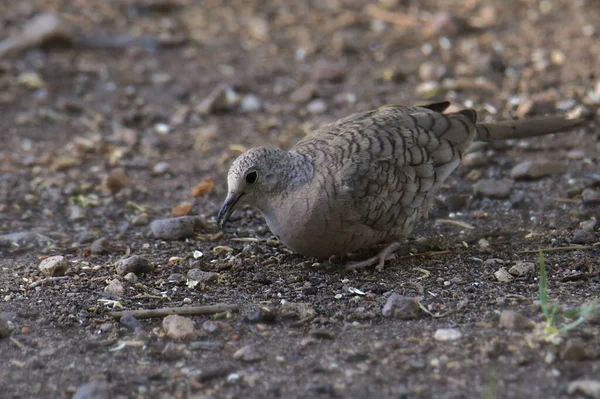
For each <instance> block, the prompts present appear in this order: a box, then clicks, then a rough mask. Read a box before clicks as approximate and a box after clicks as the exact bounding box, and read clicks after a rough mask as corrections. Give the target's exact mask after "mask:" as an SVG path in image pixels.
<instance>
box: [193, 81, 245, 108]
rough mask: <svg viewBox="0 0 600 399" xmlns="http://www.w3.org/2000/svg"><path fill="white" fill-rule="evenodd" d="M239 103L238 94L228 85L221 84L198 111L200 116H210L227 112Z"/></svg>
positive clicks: (202, 102)
mask: <svg viewBox="0 0 600 399" xmlns="http://www.w3.org/2000/svg"><path fill="white" fill-rule="evenodd" d="M236 102H237V94H235V91H233V89H232V88H230V87H229V86H227V85H226V84H219V85H218V86H217V87H215V88H214V89H213V91H211V92H210V94H209V95H208V96H206V98H204V100H202V101H201V102H200V104H198V106H197V107H196V111H198V113H199V114H200V115H208V114H213V113H217V112H223V111H227V110H228V109H229V108H231V107H232V106H233V105H234V104H235V103H236Z"/></svg>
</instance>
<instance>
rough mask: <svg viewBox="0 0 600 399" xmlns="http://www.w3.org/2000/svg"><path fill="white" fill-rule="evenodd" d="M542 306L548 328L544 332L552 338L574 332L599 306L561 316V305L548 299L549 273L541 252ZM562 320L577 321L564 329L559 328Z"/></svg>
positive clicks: (595, 305) (573, 310)
mask: <svg viewBox="0 0 600 399" xmlns="http://www.w3.org/2000/svg"><path fill="white" fill-rule="evenodd" d="M540 306H541V307H542V312H543V313H544V317H545V318H546V327H545V328H544V332H545V333H546V334H547V335H548V336H550V337H556V336H560V335H563V334H566V333H567V332H569V331H571V330H573V329H574V328H576V327H577V326H579V325H580V324H581V323H583V322H585V320H586V318H587V317H588V316H589V315H590V314H592V313H593V312H595V311H596V309H597V308H598V305H597V304H596V303H593V304H591V305H585V306H582V307H580V308H578V309H571V310H566V311H563V310H561V314H559V305H558V304H557V303H554V304H550V301H549V299H548V272H547V270H546V261H545V259H544V253H543V252H542V251H541V250H540ZM559 316H561V318H568V319H575V320H573V321H572V322H570V323H567V324H564V325H563V326H562V327H558V326H557V319H558V318H559Z"/></svg>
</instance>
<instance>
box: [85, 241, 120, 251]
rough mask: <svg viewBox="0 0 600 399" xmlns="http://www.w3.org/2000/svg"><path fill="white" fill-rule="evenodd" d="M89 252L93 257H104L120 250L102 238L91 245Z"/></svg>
mask: <svg viewBox="0 0 600 399" xmlns="http://www.w3.org/2000/svg"><path fill="white" fill-rule="evenodd" d="M90 251H92V253H93V254H94V255H105V254H110V253H113V252H117V251H120V248H119V247H118V246H117V245H115V243H113V242H112V241H110V240H109V239H108V238H107V237H102V238H98V239H97V240H95V241H94V242H93V243H92V245H91V246H90Z"/></svg>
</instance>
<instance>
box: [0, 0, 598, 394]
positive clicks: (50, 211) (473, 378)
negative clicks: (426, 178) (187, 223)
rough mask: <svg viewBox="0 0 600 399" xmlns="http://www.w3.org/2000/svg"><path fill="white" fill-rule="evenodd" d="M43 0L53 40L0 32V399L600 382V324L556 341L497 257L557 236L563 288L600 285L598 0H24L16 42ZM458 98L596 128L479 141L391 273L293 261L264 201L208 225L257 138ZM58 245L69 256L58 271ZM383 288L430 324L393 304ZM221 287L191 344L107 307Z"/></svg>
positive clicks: (15, 24) (193, 299)
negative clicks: (163, 230) (169, 231)
mask: <svg viewBox="0 0 600 399" xmlns="http://www.w3.org/2000/svg"><path fill="white" fill-rule="evenodd" d="M42 11H45V12H49V13H52V14H53V15H55V16H58V19H57V21H59V22H58V24H59V25H58V27H57V28H56V29H55V30H54V31H53V33H52V34H51V35H49V36H53V38H48V37H44V40H41V43H37V44H34V45H30V46H28V48H27V49H21V50H20V51H15V52H11V53H10V54H9V53H3V51H2V48H3V45H0V54H1V55H0V115H1V117H0V137H1V144H0V254H1V257H0V294H1V296H0V322H1V323H0V337H2V336H4V338H0V375H1V376H2V378H1V379H0V397H3V398H69V397H77V398H108V397H110V398H138V397H139V398H171V397H173V398H188V397H189V398H192V397H193V398H203V399H208V398H327V397H339V398H414V397H428V398H430V397H436V398H472V397H485V398H505V397H506V398H509V397H510V398H516V397H530V398H540V397H545V398H558V397H565V396H567V395H569V394H573V395H575V396H578V395H579V396H581V397H583V396H585V395H588V396H589V397H600V396H599V395H600V394H599V393H598V391H596V394H595V395H596V396H594V393H593V389H594V386H595V385H594V384H597V385H600V378H599V377H598V376H600V350H599V349H600V346H599V344H600V331H599V325H598V324H597V323H598V320H599V319H600V317H598V318H596V321H595V322H596V324H594V320H591V321H589V322H587V323H584V324H582V325H581V326H579V327H578V328H576V329H574V330H572V331H570V332H569V333H567V334H564V335H561V336H559V337H558V339H555V340H549V339H547V338H548V337H547V335H545V334H544V333H543V332H542V330H543V323H544V318H543V315H542V312H541V310H540V306H539V293H538V275H539V273H538V269H536V268H533V269H531V266H532V265H531V264H529V265H526V267H529V273H525V274H524V275H521V276H518V277H514V276H513V274H514V271H513V274H510V273H505V272H506V271H507V270H509V269H510V268H511V267H512V266H514V265H515V264H520V265H523V263H522V262H531V263H533V264H534V265H537V264H538V255H537V254H536V253H535V250H537V249H538V248H545V249H546V259H547V263H548V266H549V269H550V270H549V289H550V291H549V293H550V297H551V299H552V300H553V301H555V302H557V303H559V304H560V305H561V307H565V308H573V307H578V306H581V305H582V304H584V303H587V302H590V301H594V300H597V299H598V292H599V290H600V277H599V272H600V264H599V259H600V246H596V245H595V244H596V243H598V241H600V240H599V235H598V227H599V226H598V225H597V224H596V218H598V217H599V216H600V213H599V212H598V203H600V191H598V190H600V188H599V187H598V186H600V172H599V169H598V163H599V162H600V141H599V140H600V130H599V128H598V122H600V113H598V103H599V102H600V69H599V65H600V39H599V35H600V3H599V2H597V1H593V0H587V1H585V0H577V1H573V0H541V1H537V0H520V1H516V0H507V1H494V0H469V1H453V0H452V1H441V0H429V1H411V0H385V1H384V0H381V1H379V2H370V3H369V2H365V1H359V0H328V1H309V2H301V1H286V0H275V1H270V2H262V1H256V0H250V1H248V0H244V1H242V0H232V1H227V0H206V1H194V0H181V1H178V0H119V1H117V0H110V1H91V0H89V1H88V0H75V1H67V0H39V1H27V0H21V1H14V0H8V1H3V2H1V4H0V38H2V39H6V38H8V37H20V36H21V37H22V33H20V32H21V30H22V28H23V26H24V25H25V24H26V22H27V21H30V20H31V19H32V18H33V17H34V16H36V15H38V14H40V13H41V12H42ZM61 32H62V33H61ZM56 36H60V37H58V38H57V37H56ZM51 39H52V40H51ZM57 39H60V40H57ZM5 43H6V42H3V44H5ZM215 90H216V91H217V94H218V95H217V98H212V99H211V98H210V96H211V93H215V92H214V91H215ZM443 99H449V100H451V101H452V102H453V104H454V106H456V107H457V108H462V107H465V106H469V107H473V108H475V109H476V110H477V111H478V113H479V116H480V117H481V118H483V119H485V118H494V119H502V118H509V117H514V116H518V117H530V116H535V115H538V114H545V113H550V114H555V113H578V114H580V115H583V116H585V117H588V118H589V121H590V122H589V123H588V124H587V125H586V126H584V127H582V128H578V129H575V130H573V131H571V132H568V133H565V134H557V135H552V136H549V137H545V138H537V139H530V140H523V141H518V142H514V141H513V142H508V143H493V144H488V145H486V146H483V147H479V149H477V150H476V151H475V152H473V153H472V154H470V155H469V156H467V157H466V158H465V160H464V163H465V165H464V166H462V167H461V168H460V169H459V170H457V172H456V173H454V175H453V176H452V177H451V178H450V179H449V181H448V184H447V187H446V188H445V189H444V190H443V191H442V192H441V193H440V196H439V201H438V202H437V204H436V207H435V209H434V210H433V212H432V213H431V214H430V215H429V218H428V219H427V220H425V221H423V222H422V223H421V224H420V225H419V227H418V228H417V229H416V230H415V232H414V237H412V238H411V239H410V241H409V242H408V243H407V245H406V248H403V250H402V251H401V254H400V257H399V258H398V259H396V260H393V261H390V262H389V263H388V264H387V266H386V268H385V269H384V270H383V271H382V272H376V271H374V270H372V269H368V270H361V271H346V270H344V269H343V267H342V266H341V265H340V264H336V263H329V262H317V261H315V260H314V259H307V258H304V257H302V256H299V255H295V254H292V253H290V252H289V251H288V250H286V249H285V248H284V247H283V246H281V245H280V244H279V243H278V242H277V241H276V240H275V239H274V238H273V237H272V236H271V234H270V233H269V230H268V228H267V227H266V224H265V222H264V220H263V219H262V217H261V215H260V213H259V212H257V211H255V210H253V209H244V210H241V211H238V212H237V213H236V214H234V215H233V217H232V219H231V222H230V223H229V225H228V226H227V227H226V228H225V230H224V234H222V233H220V230H219V229H218V228H217V226H216V225H215V223H214V216H215V215H216V212H217V211H218V209H219V207H220V205H221V201H222V200H223V199H224V196H225V193H226V179H225V177H226V173H227V168H228V166H229V165H230V163H231V162H232V160H233V159H234V158H235V157H236V156H237V155H238V154H239V153H240V150H242V149H243V148H249V147H252V146H256V145H277V146H282V147H285V148H289V147H291V146H292V145H293V144H294V143H295V142H296V141H297V140H298V139H300V138H301V137H303V136H304V135H305V134H306V133H307V132H309V131H310V130H312V129H314V128H315V127H316V126H319V125H320V124H322V123H325V122H328V121H333V120H335V119H338V118H340V117H343V116H347V115H349V114H351V113H354V112H356V111H361V110H367V109H370V108H374V107H377V106H380V105H383V104H387V103H400V104H407V105H408V104H410V105H412V104H422V103H427V102H431V101H435V100H443ZM525 161H532V163H530V164H524V165H520V167H521V169H523V168H524V170H525V172H524V173H521V174H519V173H517V172H516V171H515V170H513V167H515V166H516V165H519V164H521V163H522V162H525ZM536 171H541V173H540V174H542V175H543V176H541V177H538V175H536V173H537V172H536ZM205 179H208V180H205ZM211 181H212V182H214V189H213V188H212V187H211V184H210V182H211ZM199 184H200V186H198V185H199ZM192 194H194V195H195V196H194V195H192ZM190 205H191V208H190ZM188 214H189V215H191V216H198V219H199V220H200V221H201V223H198V225H197V226H196V227H197V230H196V232H195V233H194V234H193V235H191V237H188V238H185V239H179V240H163V239H158V238H155V237H154V236H153V235H152V234H151V233H150V227H149V223H150V222H152V221H153V220H155V219H163V218H169V217H173V215H188ZM189 215H188V216H189ZM21 232H26V233H27V234H23V235H20V236H16V235H15V234H14V233H21ZM575 245H582V247H581V248H574V246H575ZM558 247H569V248H570V250H563V251H554V252H553V250H552V249H555V248H558ZM409 251H412V253H413V254H414V253H416V254H417V256H411V255H410V253H409ZM527 251H530V252H527ZM369 254H370V252H367V253H365V254H362V255H361V254H359V255H358V256H366V255H369ZM132 255H138V256H141V257H143V258H144V259H146V260H147V261H148V264H143V265H142V266H143V267H142V269H145V270H142V271H146V272H145V273H138V274H137V275H135V274H128V275H126V276H123V275H122V274H123V273H117V271H116V269H115V263H116V262H117V261H119V260H120V259H123V258H126V257H128V256H132ZM49 256H63V257H64V258H66V262H69V265H70V269H69V270H68V271H67V272H66V274H65V275H64V276H62V275H60V274H62V273H61V272H60V271H57V272H55V273H56V274H57V276H55V277H59V278H55V279H49V280H46V281H45V282H42V281H43V279H47V278H48V276H47V275H45V274H44V273H43V272H42V271H41V270H40V269H39V268H38V266H39V265H40V263H41V262H42V260H44V259H45V258H47V257H49ZM494 259H495V260H494ZM142 263H143V262H142ZM192 269H195V270H194V272H193V273H192V272H190V274H188V272H189V271H190V270H192ZM199 270H200V271H199ZM138 271H139V270H138ZM201 271H202V272H204V273H202V272H201ZM107 287H108V288H107ZM392 292H394V293H397V294H399V295H404V296H406V297H410V298H413V299H412V302H411V300H408V303H409V304H412V305H414V304H415V303H416V302H415V301H416V300H417V299H418V300H419V301H420V303H421V304H422V306H423V307H424V308H426V309H427V310H428V311H429V312H430V313H431V314H433V315H434V316H435V317H432V316H431V315H429V314H427V313H426V312H423V311H421V312H420V313H419V314H415V313H414V312H413V310H414V309H412V308H410V305H409V309H404V310H403V309H399V310H398V312H397V313H396V314H395V316H397V317H394V315H392V317H386V316H384V315H383V313H384V312H383V310H382V309H383V307H384V305H385V304H386V301H387V300H388V297H389V296H390V295H391V293H392ZM212 304H227V305H236V306H237V307H238V309H237V310H233V311H223V312H218V313H217V314H214V315H197V316H188V318H189V319H190V320H191V321H192V322H193V331H188V333H187V336H186V337H184V338H182V339H174V338H172V334H176V333H177V331H175V332H173V331H171V332H168V331H167V330H165V327H163V318H162V317H155V318H148V319H139V320H138V321H136V320H131V319H124V320H121V321H120V320H119V319H118V318H113V317H111V316H110V315H109V312H111V311H117V310H131V309H160V308H167V307H182V306H186V307H187V306H202V305H212ZM506 311H516V312H518V314H519V315H520V316H517V321H518V323H517V325H516V326H513V325H511V323H510V321H506V320H503V321H502V322H501V321H500V316H499V315H500V314H504V315H509V316H510V313H509V312H506ZM503 312H504V313H503ZM513 316H514V314H513ZM403 317H406V318H407V319H403ZM507 317H508V316H507ZM566 321H568V320H566ZM562 322H563V321H560V323H562ZM532 323H533V324H532ZM560 323H559V325H560ZM186 328H189V326H188V325H187V324H185V323H184V325H182V326H179V332H182V331H183V332H184V333H185V329H186ZM3 329H4V333H3V332H2V330H3ZM447 330H449V331H450V332H447ZM445 332H446V334H447V337H446V338H447V339H446V340H445V339H444V333H445ZM448 334H449V335H448ZM458 335H460V336H458ZM580 380H592V381H588V382H587V383H578V382H577V381H580ZM88 383H89V384H88ZM86 384H87V385H86ZM578 384H579V385H578ZM586 384H587V385H586ZM597 385H596V389H598V390H599V391H600V388H598V386H597Z"/></svg>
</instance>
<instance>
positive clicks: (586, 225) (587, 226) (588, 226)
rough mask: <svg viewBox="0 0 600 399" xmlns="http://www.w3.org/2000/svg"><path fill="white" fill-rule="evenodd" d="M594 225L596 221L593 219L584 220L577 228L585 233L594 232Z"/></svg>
mask: <svg viewBox="0 0 600 399" xmlns="http://www.w3.org/2000/svg"><path fill="white" fill-rule="evenodd" d="M596 223H597V220H596V218H595V217H592V218H591V219H590V220H584V221H583V222H580V223H579V228H580V229H582V230H585V231H590V232H592V231H594V229H595V228H596Z"/></svg>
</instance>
